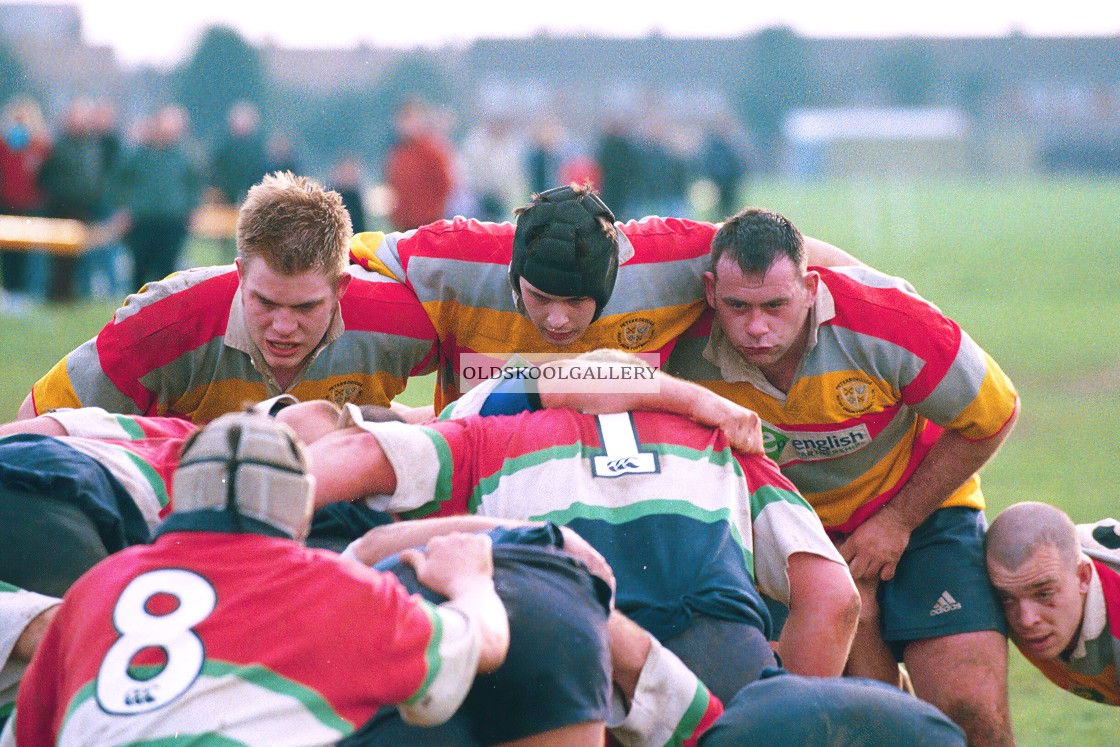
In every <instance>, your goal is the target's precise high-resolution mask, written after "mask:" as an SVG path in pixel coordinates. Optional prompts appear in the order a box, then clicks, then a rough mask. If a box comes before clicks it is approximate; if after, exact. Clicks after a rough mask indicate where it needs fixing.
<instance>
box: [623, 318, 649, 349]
mask: <svg viewBox="0 0 1120 747" xmlns="http://www.w3.org/2000/svg"><path fill="white" fill-rule="evenodd" d="M652 339H653V320H652V319H646V318H645V317H637V318H636V319H627V320H626V321H625V322H623V323H622V324H621V325H620V326H619V330H618V345H619V347H621V348H622V349H623V350H640V349H641V348H642V347H644V346H645V345H646V344H647V343H648V342H649V341H650V340H652Z"/></svg>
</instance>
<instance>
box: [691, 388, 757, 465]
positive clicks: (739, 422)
mask: <svg viewBox="0 0 1120 747" xmlns="http://www.w3.org/2000/svg"><path fill="white" fill-rule="evenodd" d="M693 420H695V421H696V422H698V423H700V424H701V425H707V426H710V427H712V428H719V429H720V430H721V431H722V432H723V434H724V435H725V436H726V437H727V440H728V441H729V442H730V443H731V447H732V448H733V449H735V450H737V451H741V452H743V453H744V454H763V453H765V452H764V450H763V448H762V418H760V417H758V413H756V412H755V411H754V410H748V409H747V408H745V407H743V406H742V405H737V404H735V403H734V402H732V401H731V400H728V399H724V398H723V397H716V396H711V395H707V396H705V397H704V399H703V400H702V401H701V403H700V406H699V407H698V408H697V410H696V412H695V414H694V416H693Z"/></svg>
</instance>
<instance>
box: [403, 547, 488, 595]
mask: <svg viewBox="0 0 1120 747" xmlns="http://www.w3.org/2000/svg"><path fill="white" fill-rule="evenodd" d="M401 560H402V561H403V562H405V563H408V564H409V565H411V566H412V567H413V568H414V569H415V570H416V578H417V580H418V581H419V582H420V583H422V584H423V585H424V586H427V587H428V588H429V589H431V590H432V591H434V592H436V593H438V594H442V595H444V596H445V597H447V598H448V599H454V598H455V597H457V596H459V595H460V594H464V593H467V592H469V591H471V590H474V589H477V588H479V587H480V586H481V587H487V586H488V587H489V588H491V589H492V588H493V579H494V557H493V553H492V543H491V540H490V536H489V535H487V534H474V533H467V532H452V533H451V534H444V535H441V536H438V537H432V538H431V540H429V541H428V545H427V547H425V548H424V549H423V550H419V549H412V550H405V551H404V552H402V553H401Z"/></svg>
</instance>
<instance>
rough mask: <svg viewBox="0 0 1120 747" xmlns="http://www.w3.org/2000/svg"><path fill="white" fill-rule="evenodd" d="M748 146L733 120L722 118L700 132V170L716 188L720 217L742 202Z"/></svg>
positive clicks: (738, 207) (747, 172) (736, 209)
mask: <svg viewBox="0 0 1120 747" xmlns="http://www.w3.org/2000/svg"><path fill="white" fill-rule="evenodd" d="M748 169H749V149H748V145H747V142H746V139H745V137H744V136H743V134H742V133H741V131H740V130H739V128H738V127H736V125H735V122H734V120H732V119H731V118H730V117H723V118H721V119H720V120H719V121H717V122H715V123H713V124H712V125H711V126H710V127H709V128H708V130H707V131H706V132H705V134H704V144H703V146H702V147H701V150H700V172H701V174H702V175H703V176H704V178H706V179H708V180H709V181H711V182H712V185H713V186H714V187H715V189H716V209H717V210H718V211H719V214H718V219H720V220H722V219H723V218H727V217H729V216H731V215H734V214H735V213H737V212H739V210H740V209H741V208H742V207H743V206H744V205H745V204H746V199H747V198H746V194H745V191H746V183H745V182H746V179H747V177H748V174H749V171H748Z"/></svg>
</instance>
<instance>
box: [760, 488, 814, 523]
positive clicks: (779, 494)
mask: <svg viewBox="0 0 1120 747" xmlns="http://www.w3.org/2000/svg"><path fill="white" fill-rule="evenodd" d="M771 503H790V504H793V505H794V506H797V507H798V508H804V509H805V510H806V511H812V510H813V507H812V506H810V505H809V503H808V501H806V500H805V499H804V498H803V497H801V494H800V493H795V492H794V491H792V490H786V489H784V488H779V487H777V486H776V485H763V486H762V487H760V488H759V489H758V490H756V491H754V492H753V493H751V520H752V521H754V520H755V519H757V518H758V516H759V514H761V513H762V510H763V509H764V508H766V507H767V506H769V505H770V504H771Z"/></svg>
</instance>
